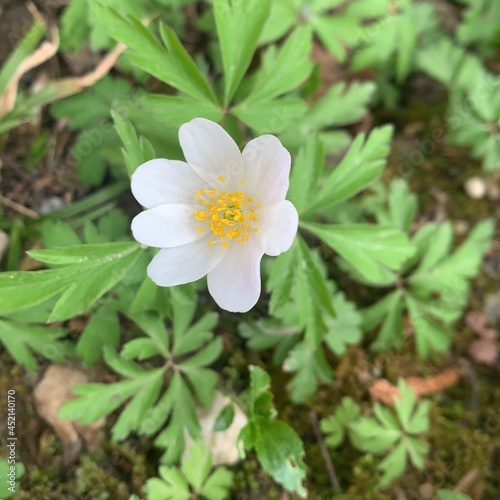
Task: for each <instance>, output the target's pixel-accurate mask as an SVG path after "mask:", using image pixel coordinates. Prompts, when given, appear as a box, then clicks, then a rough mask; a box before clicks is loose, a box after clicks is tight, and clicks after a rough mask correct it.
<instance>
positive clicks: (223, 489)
mask: <svg viewBox="0 0 500 500" xmlns="http://www.w3.org/2000/svg"><path fill="white" fill-rule="evenodd" d="M232 482H233V474H232V473H231V472H230V471H229V470H228V469H226V468H225V467H218V468H217V469H216V470H215V471H214V472H213V473H212V474H211V475H210V476H209V477H208V479H207V480H206V481H205V484H204V485H203V489H202V491H201V494H202V495H203V496H204V497H205V498H207V499H208V500H224V499H226V498H228V495H229V488H230V487H231V484H232Z"/></svg>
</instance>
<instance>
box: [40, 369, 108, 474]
mask: <svg viewBox="0 0 500 500" xmlns="http://www.w3.org/2000/svg"><path fill="white" fill-rule="evenodd" d="M86 382H88V377H87V374H85V373H84V372H82V371H80V370H76V369H74V368H70V367H67V366H60V365H50V366H49V367H48V368H47V370H46V371H45V374H44V376H43V378H42V380H41V381H40V383H39V384H38V385H37V386H36V387H35V389H34V391H33V396H34V399H35V406H36V409H37V412H38V414H39V415H40V417H41V418H43V420H45V422H47V423H48V424H49V425H50V426H51V427H52V428H53V429H54V432H55V433H56V434H57V435H58V436H59V439H60V440H61V441H62V443H63V449H64V456H63V465H64V466H65V467H69V466H70V465H72V464H73V463H74V462H75V460H76V459H77V457H78V454H79V452H80V448H81V439H80V437H82V438H83V439H84V440H85V442H86V444H87V447H88V448H89V450H91V451H92V450H95V449H97V448H98V447H99V445H100V444H101V442H102V440H103V438H104V433H103V432H102V430H101V429H102V427H104V424H105V419H104V418H100V419H99V420H97V421H96V422H93V423H91V424H80V423H79V422H76V421H71V420H67V419H65V418H62V417H60V416H59V415H58V412H59V410H60V409H61V407H62V406H63V404H64V403H66V402H67V401H69V400H71V399H73V398H75V394H74V393H73V387H74V386H75V385H78V384H84V383H86Z"/></svg>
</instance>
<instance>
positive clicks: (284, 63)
mask: <svg viewBox="0 0 500 500" xmlns="http://www.w3.org/2000/svg"><path fill="white" fill-rule="evenodd" d="M311 46H312V45H311V30H310V29H309V28H308V27H307V26H301V27H298V28H296V29H295V30H294V31H293V33H292V34H291V35H290V36H289V37H288V38H287V39H286V41H285V43H284V44H283V45H282V46H281V47H280V48H279V49H276V48H275V47H274V46H271V47H269V48H268V49H267V50H266V51H265V52H264V54H263V56H262V63H261V64H262V66H261V70H260V71H259V72H258V73H257V76H256V80H255V85H254V87H253V89H252V91H251V93H250V95H249V96H248V97H247V98H246V99H245V100H244V103H246V104H252V103H257V102H262V101H269V100H271V99H274V98H275V97H277V96H280V95H282V94H285V93H286V92H290V91H291V90H294V89H296V88H297V87H298V86H299V85H300V84H301V83H302V82H304V81H305V80H306V79H307V77H308V76H309V74H310V73H311V71H312V61H311V59H310V57H309V54H310V52H311Z"/></svg>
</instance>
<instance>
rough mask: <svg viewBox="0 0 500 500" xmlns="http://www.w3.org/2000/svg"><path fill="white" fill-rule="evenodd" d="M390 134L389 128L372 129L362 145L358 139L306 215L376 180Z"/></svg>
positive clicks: (385, 153) (363, 139)
mask: <svg viewBox="0 0 500 500" xmlns="http://www.w3.org/2000/svg"><path fill="white" fill-rule="evenodd" d="M392 131H393V129H392V127H391V126H389V125H386V126H384V127H380V128H378V129H374V130H373V131H372V132H371V134H370V136H369V137H368V138H367V139H366V141H365V135H364V134H360V135H358V137H357V138H356V139H355V141H354V142H353V143H352V145H351V147H350V148H349V151H348V153H347V154H346V156H345V157H344V158H343V159H342V161H341V162H340V164H339V165H338V166H337V167H336V168H335V169H334V170H333V172H332V173H331V174H330V175H329V176H328V178H327V179H326V181H325V183H324V184H323V186H322V188H321V189H320V190H319V192H318V193H317V195H316V197H315V198H314V201H313V202H312V204H311V205H310V206H309V207H308V210H307V211H308V212H311V211H315V210H318V209H321V208H324V207H327V206H330V205H333V204H336V203H340V202H341V201H344V200H346V199H348V198H350V197H351V196H353V195H354V194H356V193H357V192H359V191H360V190H361V189H363V188H365V187H366V186H367V185H368V184H369V183H370V182H371V181H373V180H374V179H375V178H377V177H378V176H379V175H380V174H381V173H382V170H383V168H384V166H385V162H386V157H387V155H388V154H389V150H390V140H391V137H392Z"/></svg>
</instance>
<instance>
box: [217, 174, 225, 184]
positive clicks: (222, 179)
mask: <svg viewBox="0 0 500 500" xmlns="http://www.w3.org/2000/svg"><path fill="white" fill-rule="evenodd" d="M217 179H219V180H220V181H221V182H224V181H225V180H226V179H225V178H224V177H222V175H219V177H217Z"/></svg>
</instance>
